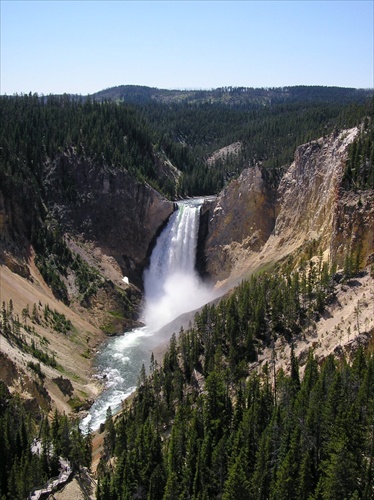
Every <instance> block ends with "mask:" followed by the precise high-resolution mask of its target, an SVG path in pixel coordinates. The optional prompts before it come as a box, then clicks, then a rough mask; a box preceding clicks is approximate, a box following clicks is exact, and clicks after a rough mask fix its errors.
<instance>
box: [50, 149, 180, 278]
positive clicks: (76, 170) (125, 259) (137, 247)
mask: <svg viewBox="0 0 374 500" xmlns="http://www.w3.org/2000/svg"><path fill="white" fill-rule="evenodd" d="M44 184H45V189H46V200H47V203H48V205H49V209H50V211H51V213H52V214H53V216H54V217H55V218H56V219H57V220H58V221H59V222H60V223H61V224H62V226H63V227H64V229H65V231H66V232H68V233H70V234H75V235H80V236H81V239H82V240H84V241H85V242H92V243H94V245H95V246H97V247H99V248H100V249H101V251H102V253H104V254H105V255H108V256H110V257H112V258H114V259H115V261H116V263H117V264H118V266H119V268H120V269H121V272H122V274H123V275H124V276H127V277H128V278H129V280H130V282H133V283H135V284H136V285H137V286H141V284H142V283H141V276H142V271H143V269H144V267H145V265H146V263H147V259H148V257H149V253H150V250H151V247H152V244H153V242H154V239H155V238H156V237H157V235H158V232H159V231H160V229H161V228H162V227H163V225H164V224H165V222H166V221H167V219H168V217H169V216H170V215H171V213H172V212H173V210H174V204H173V203H172V202H170V201H167V200H166V199H165V198H163V197H162V196H161V195H160V194H159V193H158V192H157V191H155V190H154V189H153V188H151V187H150V186H149V185H148V184H146V183H140V182H137V181H136V180H134V178H133V177H132V176H131V175H130V174H129V173H128V172H127V171H126V170H120V169H118V168H112V167H110V166H108V165H106V164H101V163H98V161H97V160H95V161H94V160H92V159H90V158H87V157H83V158H82V157H80V156H78V155H77V154H75V153H74V151H72V150H70V151H68V152H65V153H64V154H62V155H60V156H59V157H58V158H56V159H55V160H54V162H53V163H51V164H50V165H49V166H48V168H47V173H46V179H45V183H44ZM67 185H68V189H67Z"/></svg>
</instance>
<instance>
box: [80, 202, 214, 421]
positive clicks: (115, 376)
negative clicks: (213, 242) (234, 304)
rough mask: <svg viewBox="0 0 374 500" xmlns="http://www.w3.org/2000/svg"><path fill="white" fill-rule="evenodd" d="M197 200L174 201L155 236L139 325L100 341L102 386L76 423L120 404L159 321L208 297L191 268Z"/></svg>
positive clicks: (160, 337) (154, 342)
mask: <svg viewBox="0 0 374 500" xmlns="http://www.w3.org/2000/svg"><path fill="white" fill-rule="evenodd" d="M203 201H204V200H203V198H199V199H192V200H184V201H181V202H178V210H176V211H175V212H174V213H173V214H172V216H171V217H170V219H169V222H168V224H167V226H166V227H165V229H164V230H163V232H162V233H161V234H160V236H159V238H158V239H157V242H156V245H155V247H154V249H153V252H152V255H151V259H150V265H149V267H148V268H147V269H146V270H145V272H144V276H143V281H144V298H145V307H144V310H143V313H142V318H141V319H142V321H143V322H144V324H145V326H144V327H142V328H136V329H134V330H132V331H130V332H127V333H125V334H123V335H120V336H117V337H114V338H110V339H108V340H107V341H106V342H105V343H104V344H103V345H102V346H101V350H100V352H99V353H98V355H97V357H96V359H95V372H96V376H97V377H98V378H99V379H101V380H102V381H104V383H105V389H104V391H103V392H102V393H101V394H100V395H99V396H98V398H97V399H96V401H95V402H94V404H93V405H92V407H91V409H90V411H89V413H88V415H87V417H86V418H84V419H83V420H82V423H81V427H82V429H88V427H90V428H91V429H92V430H96V429H98V428H99V426H100V424H101V423H102V422H104V421H105V418H106V413H107V409H108V407H109V406H110V407H111V410H112V413H113V414H115V413H116V412H118V411H119V410H120V409H121V406H122V402H123V401H124V400H125V399H126V398H127V397H128V396H129V395H130V394H131V393H132V392H133V391H134V390H135V389H136V386H137V381H138V377H139V374H140V370H141V368H142V365H143V364H144V367H145V369H146V372H148V371H149V365H150V358H151V354H152V352H153V350H154V349H156V348H157V347H158V346H159V345H160V344H161V343H164V342H165V340H166V339H165V333H164V331H163V328H162V327H164V326H165V325H167V324H168V323H170V322H171V321H173V320H175V318H178V317H179V316H180V315H182V314H183V313H186V312H188V311H193V310H195V309H197V308H199V307H201V306H202V305H204V304H206V303H207V302H209V301H210V300H212V299H213V298H214V292H213V291H212V289H211V288H209V287H207V286H206V285H204V284H203V283H202V282H201V280H200V279H199V277H198V275H197V273H196V271H195V261H196V247H197V236H198V230H199V217H200V208H201V205H202V203H203ZM178 331H179V328H177V329H176V330H175V333H178Z"/></svg>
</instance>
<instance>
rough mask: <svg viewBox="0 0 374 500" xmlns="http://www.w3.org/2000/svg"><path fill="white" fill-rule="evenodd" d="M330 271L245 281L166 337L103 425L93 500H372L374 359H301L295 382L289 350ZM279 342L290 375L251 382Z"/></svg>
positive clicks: (261, 376)
mask: <svg viewBox="0 0 374 500" xmlns="http://www.w3.org/2000/svg"><path fill="white" fill-rule="evenodd" d="M333 272H334V266H332V268H331V270H329V269H326V267H324V266H323V265H322V262H321V263H320V264H318V263H317V264H310V265H309V266H304V267H302V268H301V269H299V270H298V271H297V272H296V271H294V272H293V273H292V274H287V273H284V270H283V272H282V273H276V272H273V273H272V274H271V275H268V274H261V275H258V276H255V277H252V278H251V279H250V280H249V281H247V282H243V283H242V284H241V285H240V286H239V287H237V289H235V290H234V291H233V292H232V293H231V295H230V297H228V298H225V299H222V300H221V302H220V303H219V304H218V305H209V306H205V307H204V308H203V310H202V311H201V313H200V314H198V315H196V317H195V323H194V325H193V326H192V327H191V328H189V329H188V330H186V331H183V330H182V331H181V332H180V336H179V338H178V339H177V338H176V336H173V337H172V339H171V343H170V346H169V349H168V351H167V352H166V354H165V358H164V363H163V365H162V366H161V367H160V366H158V365H157V363H155V361H154V358H153V359H152V360H151V373H150V376H149V377H148V378H147V377H146V376H145V371H144V370H143V372H142V373H141V375H140V378H139V384H138V390H137V393H136V394H135V396H134V399H133V401H132V404H131V405H130V407H129V408H128V409H127V411H124V412H123V413H122V415H121V416H120V417H118V418H117V423H116V425H114V426H113V421H112V418H111V415H110V420H109V421H108V420H107V422H108V423H107V424H106V426H107V425H108V430H107V433H108V434H107V437H106V441H105V442H106V443H107V445H106V447H105V454H104V455H103V457H102V459H101V462H100V467H99V484H100V486H99V490H98V498H112V499H117V498H134V497H137V498H163V499H166V498H168V499H174V498H193V499H200V498H201V499H203V498H206V499H210V498H224V499H231V498H243V499H246V498H254V499H274V500H275V499H277V500H278V499H290V498H295V499H305V500H307V499H310V498H331V499H333V498H362V499H365V500H366V499H367V500H368V499H369V498H371V494H372V491H373V487H374V483H373V478H374V475H373V472H374V471H373V464H374V458H373V450H374V448H373V444H374V441H373V430H372V422H373V417H374V384H373V382H374V357H373V355H372V354H365V353H364V352H363V350H362V349H360V350H359V351H358V352H357V353H356V355H355V357H354V359H353V362H352V363H351V364H349V363H348V362H347V361H346V360H344V359H342V360H340V361H339V362H337V361H335V360H334V358H333V357H332V356H330V357H328V358H327V359H326V360H325V361H324V363H323V364H322V365H319V364H318V363H317V360H316V359H315V358H314V355H313V352H312V351H310V353H309V357H308V360H307V363H306V366H305V371H304V376H303V377H301V376H300V373H299V366H298V360H297V359H296V357H295V353H294V350H293V347H292V342H293V339H294V338H295V336H297V335H299V334H300V333H302V332H303V330H305V329H306V328H309V325H310V320H311V318H315V317H316V315H318V314H320V312H321V310H323V305H324V304H325V301H326V300H328V299H329V297H330V294H331V293H333V287H334V284H333V277H334V275H333V274H332V273H333ZM249 332H250V335H249ZM279 336H284V337H285V339H286V341H287V340H288V341H289V342H290V343H291V356H290V367H291V370H290V375H286V374H285V373H284V372H283V371H282V370H279V371H278V373H271V372H270V369H269V366H268V365H265V367H264V370H263V372H262V373H256V372H251V373H249V371H248V370H249V367H250V363H251V362H252V361H254V360H256V357H257V355H258V353H259V351H260V350H261V349H262V348H263V347H264V346H271V345H272V342H273V341H274V338H277V337H279ZM248 345H250V349H248ZM239 365H240V366H241V368H240V369H238V366H239ZM112 456H116V457H117V462H116V464H117V465H116V466H115V468H114V470H112V469H111V466H110V464H111V463H112V461H111V460H110V459H111V457H112ZM152 471H153V472H152ZM156 471H157V472H156ZM156 478H157V481H156Z"/></svg>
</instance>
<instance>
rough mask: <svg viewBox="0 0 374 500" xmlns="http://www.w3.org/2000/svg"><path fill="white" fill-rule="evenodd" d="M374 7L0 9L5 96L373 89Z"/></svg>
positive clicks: (34, 4) (58, 5)
mask: <svg viewBox="0 0 374 500" xmlns="http://www.w3.org/2000/svg"><path fill="white" fill-rule="evenodd" d="M373 25H374V14H373V0H363V1H360V0H355V1H349V0H346V1H340V0H329V1H318V0H312V1H306V0H304V1H302V0H295V1H283V0H277V1H270V0H268V1H266V0H265V1H264V0H262V1H245V0H242V1H233V0H231V1H215V0H210V1H199V0H195V1H177V0H174V1H172V0H170V1H156V0H153V1H119V0H117V1H89V0H85V1H73V0H71V1H57V0H46V1H31V0H26V1H17V0H11V1H9V0H1V86H0V93H1V94H13V93H21V92H23V93H26V92H27V93H28V92H30V91H31V92H37V93H44V94H49V93H63V92H68V93H78V94H89V93H90V94H92V93H94V92H96V91H98V90H101V89H104V88H108V87H112V86H116V85H122V84H137V85H148V86H154V87H159V88H182V89H185V88H194V89H195V88H198V89H199V88H201V89H206V88H215V87H220V86H226V85H227V86H229V85H232V86H246V87H279V86H288V85H298V84H303V85H336V86H345V87H360V88H368V87H371V88H372V87H374V76H373V46H374V37H373Z"/></svg>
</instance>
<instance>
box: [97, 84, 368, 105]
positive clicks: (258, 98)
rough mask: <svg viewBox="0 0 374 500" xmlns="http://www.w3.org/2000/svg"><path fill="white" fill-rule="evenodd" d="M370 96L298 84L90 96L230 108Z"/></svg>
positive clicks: (129, 88) (115, 90)
mask: <svg viewBox="0 0 374 500" xmlns="http://www.w3.org/2000/svg"><path fill="white" fill-rule="evenodd" d="M373 94H374V89H355V88H346V87H325V86H317V85H316V86H307V85H298V86H290V87H273V88H270V87H267V88H251V87H231V86H229V87H220V88H216V89H210V90H178V89H175V90H167V89H158V88H156V87H147V86H141V85H119V86H116V87H110V88H107V89H104V90H100V91H99V92H96V93H94V94H92V95H91V96H90V97H91V98H92V99H94V100H98V101H118V102H126V103H131V104H146V103H150V102H158V103H176V104H178V103H188V104H198V103H210V104H214V103H215V104H226V105H230V106H235V105H245V104H252V105H253V104H259V105H270V104H277V103H282V102H284V103H286V102H287V103H290V102H312V101H313V102H320V103H323V102H326V103H331V102H339V103H340V104H343V103H348V102H363V101H365V99H367V98H368V97H370V96H372V95H373Z"/></svg>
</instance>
